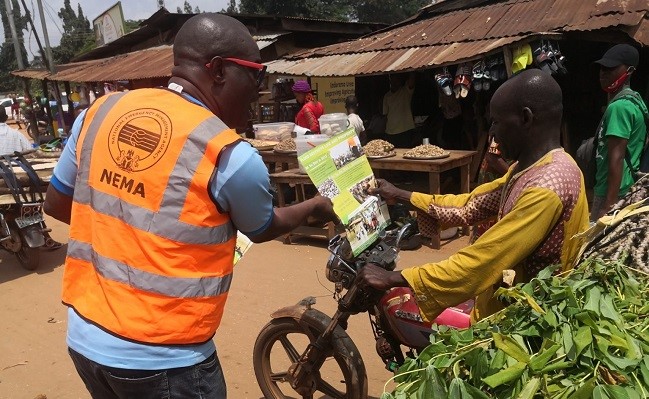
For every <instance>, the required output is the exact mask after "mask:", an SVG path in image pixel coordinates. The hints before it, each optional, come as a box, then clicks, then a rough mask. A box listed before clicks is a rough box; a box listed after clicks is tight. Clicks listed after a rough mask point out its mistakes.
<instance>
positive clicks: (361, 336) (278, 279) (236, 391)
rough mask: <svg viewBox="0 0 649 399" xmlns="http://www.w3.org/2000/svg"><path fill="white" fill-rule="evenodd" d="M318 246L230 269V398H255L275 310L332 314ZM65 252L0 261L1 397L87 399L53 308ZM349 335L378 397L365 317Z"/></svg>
mask: <svg viewBox="0 0 649 399" xmlns="http://www.w3.org/2000/svg"><path fill="white" fill-rule="evenodd" d="M48 224H49V225H50V227H52V228H53V232H52V235H53V237H54V238H55V239H57V240H59V241H61V242H66V241H67V234H68V228H67V226H66V225H64V224H61V223H58V222H56V221H53V220H51V219H48ZM324 243H325V242H324V241H323V240H317V239H307V238H303V239H299V240H297V242H296V243H295V244H292V245H285V244H283V243H282V242H280V241H272V242H269V243H265V244H255V245H253V246H252V248H251V249H250V251H249V252H248V253H246V255H245V256H244V258H243V259H242V260H241V262H240V263H239V264H238V265H237V267H236V269H235V278H234V281H233V283H232V288H231V291H230V292H231V294H230V298H229V301H228V304H227V307H226V312H225V316H224V318H223V322H222V325H221V327H220V328H219V331H218V332H217V334H216V336H215V338H214V339H215V342H216V345H217V350H218V354H219V358H220V360H221V363H222V365H223V367H224V370H225V377H226V381H227V383H228V394H229V395H228V396H229V397H230V398H235V399H239V398H242V399H244V398H254V399H257V398H261V396H262V395H261V392H260V391H259V388H258V387H257V383H256V381H255V377H254V372H253V368H252V348H253V345H254V341H255V338H256V336H257V333H258V332H259V331H260V330H261V328H262V327H263V326H264V325H265V324H266V323H267V322H268V321H269V314H270V313H271V312H273V311H274V310H276V309H278V308H280V307H283V306H287V305H291V304H294V303H296V302H298V301H299V300H300V299H302V298H304V297H306V296H309V295H313V296H316V297H318V303H317V304H316V307H317V308H318V309H320V310H322V311H324V312H325V313H327V314H329V315H331V314H332V313H333V310H334V308H335V302H334V301H333V300H332V299H331V295H330V294H329V292H328V290H329V289H331V288H332V284H331V283H329V282H328V281H327V280H326V278H325V277H324V270H325V263H326V261H327V258H328V252H327V251H326V249H325V245H324ZM466 243H467V239H466V237H461V238H457V239H455V240H452V241H449V242H446V243H444V245H443V247H442V249H441V250H439V251H437V250H433V249H430V248H429V247H426V246H424V247H422V248H421V249H419V250H417V251H403V252H401V255H400V256H401V259H400V263H399V264H400V265H401V266H402V267H405V266H408V265H416V264H421V263H424V262H426V261H434V260H439V259H443V258H445V257H447V256H448V255H449V254H451V253H453V252H455V251H457V250H458V249H460V248H461V247H463V246H464V245H466ZM64 258H65V247H64V249H61V250H58V251H56V252H44V253H43V254H42V261H41V265H40V268H39V269H38V270H36V271H34V272H29V271H26V270H23V269H22V268H21V267H20V265H19V264H18V262H17V260H16V259H15V257H13V256H12V255H10V254H8V253H7V252H2V253H1V254H0V303H1V304H2V306H1V307H0V398H2V399H23V398H25V399H34V398H35V397H36V396H37V395H39V394H42V395H46V397H47V398H49V399H77V398H89V395H88V393H87V392H86V390H85V388H84V387H83V384H82V383H81V381H80V380H79V378H78V376H77V374H76V372H75V370H74V367H73V365H72V362H71V361H70V359H69V357H68V355H67V352H66V346H65V329H66V315H65V312H66V310H65V309H66V308H65V307H64V306H63V305H62V304H61V302H60V289H61V276H62V272H63V266H62V264H63V262H64ZM348 331H349V334H350V335H351V337H352V338H353V340H354V342H355V343H356V345H357V346H358V348H359V350H360V352H361V355H362V357H363V360H364V361H365V364H366V367H367V374H368V378H369V391H370V395H371V397H378V396H380V394H381V393H382V392H383V384H384V383H385V381H386V380H387V379H388V378H389V377H390V373H389V372H388V371H386V370H385V369H384V368H383V363H382V362H381V360H380V359H379V358H378V356H377V355H376V353H375V349H374V339H373V336H372V332H371V329H370V325H369V323H368V320H367V316H365V315H357V316H354V317H352V318H351V320H350V326H349V330H348Z"/></svg>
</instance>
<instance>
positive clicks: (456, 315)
mask: <svg viewBox="0 0 649 399" xmlns="http://www.w3.org/2000/svg"><path fill="white" fill-rule="evenodd" d="M379 306H380V307H381V310H382V312H383V315H384V316H385V319H386V320H387V322H388V324H389V325H390V329H391V330H392V332H393V333H394V334H395V336H396V338H397V339H398V340H399V341H400V342H401V343H402V344H404V345H406V346H409V347H411V348H418V349H421V348H424V347H426V346H428V344H429V343H430V340H429V335H430V334H431V332H432V330H431V328H430V327H431V325H432V323H430V322H425V321H424V320H423V319H422V318H421V315H420V314H419V305H418V304H417V300H416V299H415V294H414V293H413V292H412V290H411V289H410V288H409V287H397V288H393V289H391V290H390V291H388V292H387V293H386V294H385V295H384V296H383V297H382V298H381V301H380V302H379ZM434 323H435V324H438V325H446V326H449V327H455V328H467V327H469V325H470V317H469V315H468V314H467V313H464V312H462V311H461V310H460V309H454V308H449V309H446V310H444V312H442V313H441V314H440V315H439V316H438V317H437V318H436V319H435V320H434Z"/></svg>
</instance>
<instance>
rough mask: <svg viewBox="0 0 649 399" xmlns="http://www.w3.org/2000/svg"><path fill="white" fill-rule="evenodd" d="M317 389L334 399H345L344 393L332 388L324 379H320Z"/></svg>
mask: <svg viewBox="0 0 649 399" xmlns="http://www.w3.org/2000/svg"><path fill="white" fill-rule="evenodd" d="M316 389H317V390H318V391H320V392H322V393H324V394H325V395H328V396H330V397H332V398H337V399H345V394H344V393H341V392H340V391H338V390H337V389H336V388H334V387H332V386H331V385H330V384H329V383H328V382H326V381H323V380H322V378H319V379H318V381H317V386H316Z"/></svg>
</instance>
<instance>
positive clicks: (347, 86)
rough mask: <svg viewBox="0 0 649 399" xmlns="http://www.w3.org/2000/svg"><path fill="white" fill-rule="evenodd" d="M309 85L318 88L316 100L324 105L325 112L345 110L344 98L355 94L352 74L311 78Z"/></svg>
mask: <svg viewBox="0 0 649 399" xmlns="http://www.w3.org/2000/svg"><path fill="white" fill-rule="evenodd" d="M311 86H312V87H313V88H314V89H317V90H318V101H320V102H321V103H322V105H324V109H325V113H327V114H331V113H334V112H343V113H344V112H345V98H347V96H353V95H355V94H356V82H355V79H354V77H353V76H348V77H331V78H315V77H314V78H311Z"/></svg>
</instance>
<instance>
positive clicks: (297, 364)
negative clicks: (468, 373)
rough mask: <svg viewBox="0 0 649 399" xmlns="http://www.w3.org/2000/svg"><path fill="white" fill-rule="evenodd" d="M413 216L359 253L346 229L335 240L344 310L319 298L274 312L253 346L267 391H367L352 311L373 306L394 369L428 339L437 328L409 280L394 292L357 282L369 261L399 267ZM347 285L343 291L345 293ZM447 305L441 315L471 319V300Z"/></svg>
mask: <svg viewBox="0 0 649 399" xmlns="http://www.w3.org/2000/svg"><path fill="white" fill-rule="evenodd" d="M414 232H415V231H414V228H412V226H411V225H409V224H407V225H405V226H403V227H402V228H401V229H399V231H391V232H388V233H387V234H386V236H385V237H383V238H381V239H379V240H378V241H377V242H376V243H374V244H373V245H372V246H371V247H370V248H368V249H367V250H365V251H364V252H363V253H361V254H360V255H358V256H353V254H352V250H351V246H350V245H349V242H348V241H347V239H346V238H344V236H342V235H338V236H336V237H334V238H333V239H332V240H331V241H330V242H329V246H328V249H329V252H331V256H330V257H329V261H328V262H327V267H326V275H327V279H328V280H329V281H331V282H333V283H335V295H334V298H335V299H336V300H337V302H338V310H337V311H336V313H335V314H334V315H333V316H332V317H331V318H330V317H329V316H327V315H325V314H324V313H322V312H320V311H318V310H316V309H314V308H313V307H312V306H313V305H314V304H315V298H313V297H308V298H305V299H303V300H302V301H300V302H299V303H298V304H297V305H294V306H289V307H285V308H282V309H279V310H277V311H276V312H274V313H273V314H272V315H271V317H272V320H271V321H270V322H269V323H268V324H267V325H266V326H265V327H264V328H263V329H262V330H261V332H260V333H259V335H258V337H257V340H256V342H255V347H254V351H253V364H254V369H255V376H256V378H257V382H258V384H259V387H260V388H261V391H262V392H263V394H264V397H266V398H273V399H281V398H287V397H291V398H292V397H295V394H296V393H297V394H298V395H299V396H300V397H302V398H313V397H314V395H315V393H316V392H319V393H321V394H324V395H326V397H331V398H340V399H342V398H346V399H363V398H366V397H367V373H366V371H365V365H364V363H363V359H362V358H361V355H360V352H359V351H358V349H357V348H356V345H355V344H354V342H353V341H352V339H351V337H350V336H349V335H348V334H347V332H346V331H345V330H346V329H347V321H348V319H349V317H350V316H352V315H355V314H358V313H364V312H367V313H368V314H369V316H370V325H371V327H372V331H373V332H374V337H375V339H376V351H377V354H378V355H379V357H380V358H381V360H382V361H383V362H384V363H385V365H386V368H387V369H388V370H390V371H392V372H395V371H396V370H397V369H398V368H399V366H400V365H402V364H403V362H404V360H405V356H404V353H403V351H402V349H401V348H402V345H403V346H405V347H407V348H408V350H407V351H406V353H405V355H410V356H413V357H414V356H416V353H417V351H420V350H422V349H423V348H425V347H426V346H428V345H429V343H430V341H429V335H430V334H431V333H433V331H432V329H431V325H432V324H431V323H425V322H424V321H423V320H422V318H421V316H420V314H419V307H418V305H417V302H416V300H415V295H414V293H413V292H412V290H411V289H410V288H402V287H399V288H393V289H391V290H389V291H387V292H379V291H376V290H373V289H370V290H371V291H370V290H367V291H365V290H363V289H361V288H359V287H358V285H357V284H356V282H355V278H356V275H357V272H358V271H359V270H360V269H361V268H362V267H363V266H365V264H367V263H374V264H377V265H379V266H381V267H383V268H384V269H386V270H394V269H395V267H396V261H397V255H398V248H399V243H400V241H401V240H402V239H406V238H408V237H409V236H410V235H412V234H414ZM343 291H345V292H344V294H343ZM462 306H463V308H462V309H456V308H450V309H446V310H445V311H444V312H443V313H442V314H441V315H440V316H439V317H438V318H437V319H435V321H434V322H435V323H436V324H439V325H447V326H450V327H456V328H466V327H469V324H470V321H469V319H470V317H469V314H468V313H469V312H470V304H463V305H462Z"/></svg>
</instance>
